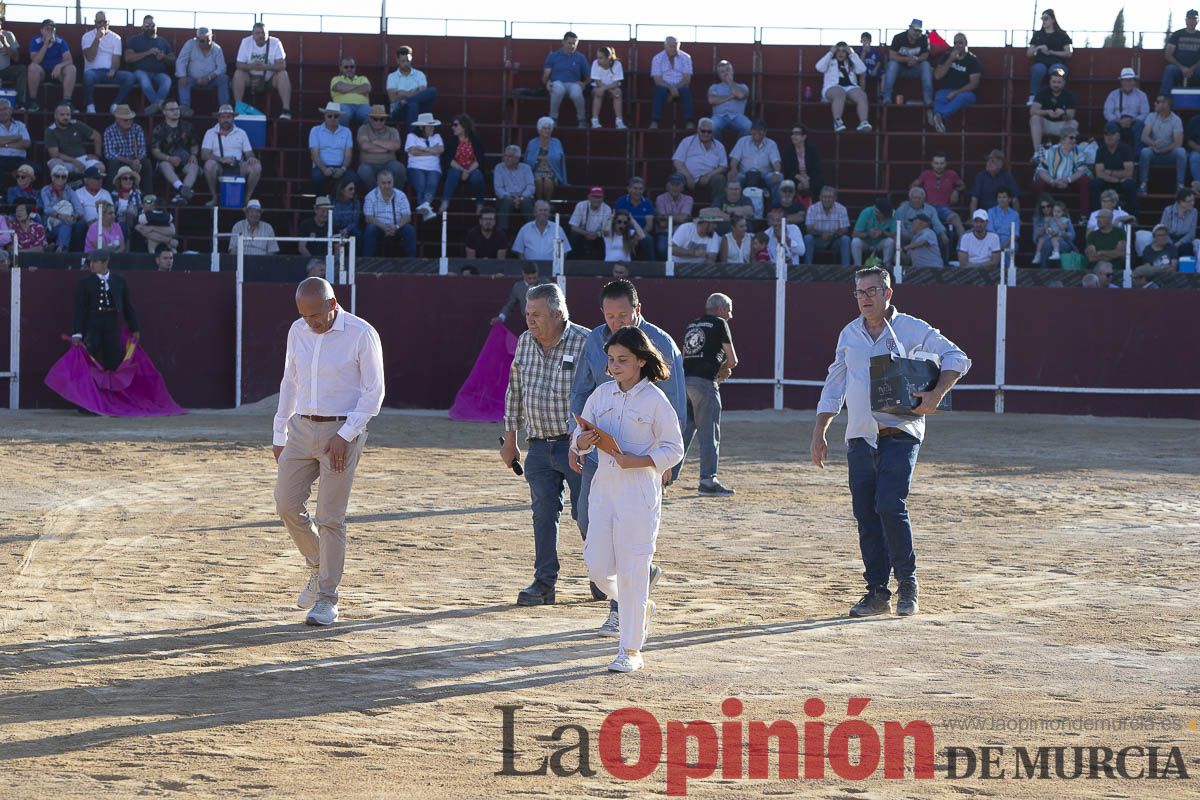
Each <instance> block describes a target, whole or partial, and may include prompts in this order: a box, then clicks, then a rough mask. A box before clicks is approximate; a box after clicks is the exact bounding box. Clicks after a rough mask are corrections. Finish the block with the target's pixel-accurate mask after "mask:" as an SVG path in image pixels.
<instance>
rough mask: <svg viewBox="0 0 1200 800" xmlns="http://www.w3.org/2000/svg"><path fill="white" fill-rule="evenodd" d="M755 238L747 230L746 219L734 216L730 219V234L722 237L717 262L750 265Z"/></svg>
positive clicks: (737, 215)
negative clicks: (752, 244) (751, 248)
mask: <svg viewBox="0 0 1200 800" xmlns="http://www.w3.org/2000/svg"><path fill="white" fill-rule="evenodd" d="M753 238H754V237H753V236H751V235H750V232H749V230H747V226H746V218H745V217H743V216H742V215H740V214H734V215H732V216H731V217H730V218H729V232H728V233H726V234H725V235H723V236H722V237H721V246H720V248H719V249H718V250H717V261H719V262H721V263H722V264H749V263H750V258H751V253H750V243H751V241H752V240H753Z"/></svg>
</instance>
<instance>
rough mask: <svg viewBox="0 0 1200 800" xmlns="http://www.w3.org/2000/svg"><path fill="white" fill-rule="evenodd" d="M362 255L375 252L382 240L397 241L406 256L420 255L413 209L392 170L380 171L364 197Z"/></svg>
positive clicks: (372, 254)
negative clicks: (394, 178) (371, 187)
mask: <svg viewBox="0 0 1200 800" xmlns="http://www.w3.org/2000/svg"><path fill="white" fill-rule="evenodd" d="M363 217H364V218H365V221H366V224H365V225H364V227H363V255H364V256H366V257H367V258H370V257H371V256H374V255H376V251H377V249H378V247H379V245H380V244H381V241H380V240H381V239H382V240H386V239H395V240H398V241H399V242H400V244H401V247H402V248H403V252H404V256H405V258H412V257H414V256H415V255H416V254H417V232H416V230H415V229H414V228H413V226H412V222H411V220H412V208H411V207H410V206H409V204H408V198H407V197H406V196H405V195H404V192H402V191H400V190H399V189H397V188H396V186H395V182H394V181H393V180H392V173H390V172H388V171H387V170H380V172H379V175H378V176H376V178H375V188H374V189H372V190H371V191H369V192H367V196H366V197H364V198H363Z"/></svg>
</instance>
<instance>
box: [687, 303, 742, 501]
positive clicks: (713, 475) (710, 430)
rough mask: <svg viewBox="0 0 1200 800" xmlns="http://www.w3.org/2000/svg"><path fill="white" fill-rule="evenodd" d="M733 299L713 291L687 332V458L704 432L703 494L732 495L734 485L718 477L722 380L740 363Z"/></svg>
mask: <svg viewBox="0 0 1200 800" xmlns="http://www.w3.org/2000/svg"><path fill="white" fill-rule="evenodd" d="M731 319H733V301H732V300H730V299H729V296H728V295H724V294H720V293H717V294H712V295H709V297H708V301H707V302H706V303H705V304H704V316H702V317H699V318H697V319H694V320H692V321H691V322H689V323H688V326H687V330H686V331H685V332H684V334H683V342H682V344H683V374H684V375H685V376H686V378H687V381H686V384H687V398H688V408H687V425H686V426H685V427H684V431H683V447H684V458H687V449H688V448H689V447H690V446H691V444H692V438H693V437H694V436H696V434H699V435H700V494H702V495H708V496H711V497H728V496H729V495H731V494H733V489H729V488H727V487H725V486H722V485H721V482H720V481H719V480H717V459H718V458H719V456H720V450H721V382H722V381H724V380H725V379H726V378H728V377H729V374H730V373H731V372H732V371H733V368H734V367H736V366H737V353H736V352H735V351H734V349H733V334H732V333H730V331H729V320H731Z"/></svg>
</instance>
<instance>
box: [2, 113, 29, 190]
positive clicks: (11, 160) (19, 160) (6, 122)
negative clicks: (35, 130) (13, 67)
mask: <svg viewBox="0 0 1200 800" xmlns="http://www.w3.org/2000/svg"><path fill="white" fill-rule="evenodd" d="M30 144H32V142H31V141H30V139H29V129H28V128H26V127H25V123H24V122H21V120H19V119H13V107H12V103H10V102H9V101H8V98H0V178H2V180H3V181H4V182H5V183H7V182H8V180H9V177H10V176H11V175H12V173H13V171H14V170H15V169H16V168H17V167H19V166H21V165H22V164H25V163H27V156H28V151H29V146H30Z"/></svg>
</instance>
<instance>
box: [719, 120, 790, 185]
mask: <svg viewBox="0 0 1200 800" xmlns="http://www.w3.org/2000/svg"><path fill="white" fill-rule="evenodd" d="M729 179H730V180H737V182H738V183H740V184H741V185H742V186H747V187H749V186H757V187H758V188H760V189H767V190H769V191H770V193H771V202H772V203H777V202H779V184H780V182H781V181H782V180H783V159H782V157H781V156H780V155H779V146H778V145H777V144H775V142H774V141H772V140H771V139H768V138H767V123H766V122H764V121H763V120H761V119H756V120H754V122H753V123H752V124H751V125H750V133H749V135H747V136H743V137H742V138H740V139H738V140H737V144H735V145H734V146H733V151H732V152H731V153H730V154H729Z"/></svg>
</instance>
